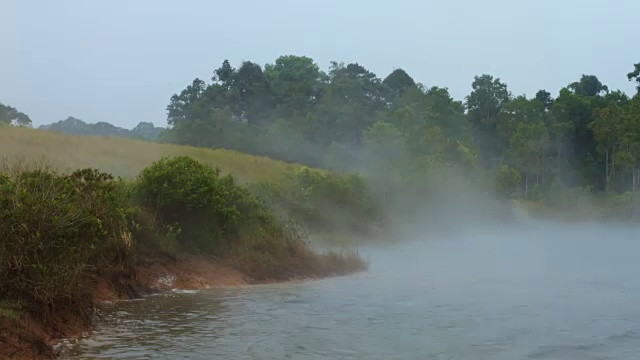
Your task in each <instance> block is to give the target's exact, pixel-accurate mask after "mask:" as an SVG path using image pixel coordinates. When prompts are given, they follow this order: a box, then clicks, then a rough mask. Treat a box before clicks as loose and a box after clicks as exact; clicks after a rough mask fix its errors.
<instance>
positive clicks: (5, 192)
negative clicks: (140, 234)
mask: <svg viewBox="0 0 640 360" xmlns="http://www.w3.org/2000/svg"><path fill="white" fill-rule="evenodd" d="M0 204H1V206H0V300H2V299H5V300H16V301H23V300H24V303H25V304H29V306H31V308H30V309H29V310H31V311H34V312H37V313H40V312H43V311H44V312H45V315H46V314H47V313H49V312H51V313H54V312H55V311H56V310H57V309H61V308H64V309H66V310H69V311H72V312H81V313H82V312H83V311H90V310H91V309H92V306H91V287H92V285H93V279H95V277H96V276H97V275H98V274H100V273H101V274H119V273H123V272H127V271H129V270H130V266H131V264H132V255H133V253H132V250H133V249H132V247H133V246H132V245H133V244H132V239H131V236H130V233H129V232H128V231H127V228H126V223H125V217H124V214H125V211H126V207H127V206H126V199H124V198H123V197H122V193H121V192H120V191H119V185H118V181H116V180H115V179H113V177H111V176H110V175H108V174H104V173H100V172H98V171H97V170H92V169H85V170H78V171H76V172H74V173H72V174H71V175H61V174H58V173H55V172H51V171H47V170H43V169H36V170H21V171H15V172H14V173H12V174H8V175H7V174H5V175H3V176H1V177H0ZM85 315H88V314H85Z"/></svg>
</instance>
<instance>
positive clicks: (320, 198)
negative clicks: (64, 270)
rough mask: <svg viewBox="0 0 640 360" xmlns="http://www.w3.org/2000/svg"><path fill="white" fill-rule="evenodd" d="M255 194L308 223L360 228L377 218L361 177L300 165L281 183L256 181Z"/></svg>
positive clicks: (376, 211)
mask: <svg viewBox="0 0 640 360" xmlns="http://www.w3.org/2000/svg"><path fill="white" fill-rule="evenodd" d="M253 190H254V192H255V193H256V194H258V195H259V196H261V197H262V198H264V199H266V201H267V202H268V203H270V205H271V206H272V208H274V209H275V210H277V211H279V212H280V213H281V214H283V215H284V214H286V215H287V216H289V217H291V218H292V219H294V220H296V221H299V222H301V223H303V224H305V225H307V226H309V227H314V228H326V227H340V226H346V227H349V228H351V229H361V226H363V225H364V226H366V225H370V224H373V223H376V222H378V221H379V220H380V214H379V212H378V208H377V204H376V203H375V202H374V200H373V196H372V194H371V192H370V190H369V188H368V187H367V185H366V182H365V181H364V179H363V178H362V177H361V176H359V175H356V174H349V175H341V174H337V173H333V172H324V171H319V170H313V169H310V168H308V167H306V166H302V167H300V168H298V169H296V171H295V172H294V174H293V175H292V176H290V177H289V178H288V179H287V181H286V182H285V183H284V184H283V185H274V184H265V183H261V184H257V185H254V186H253Z"/></svg>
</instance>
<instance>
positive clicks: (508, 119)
mask: <svg viewBox="0 0 640 360" xmlns="http://www.w3.org/2000/svg"><path fill="white" fill-rule="evenodd" d="M639 71H640V64H635V69H634V71H633V72H631V73H629V74H628V75H627V76H628V78H629V80H634V81H638V82H639V84H640V77H639ZM639 86H640V85H639ZM167 111H168V118H167V122H168V124H169V126H170V128H171V129H170V130H169V131H168V132H167V133H166V134H165V138H164V140H165V141H170V142H176V143H180V144H189V145H195V146H202V147H212V148H228V149H236V150H240V151H243V152H248V153H252V154H259V155H266V156H269V157H273V158H276V159H281V160H285V161H291V162H299V163H303V164H309V165H312V166H319V167H326V168H334V169H348V170H357V171H363V172H369V173H370V172H372V171H373V170H372V169H378V172H377V173H378V174H384V175H385V176H386V177H390V176H391V175H390V174H392V173H393V172H394V170H398V169H402V171H403V174H407V173H409V172H410V171H409V170H410V169H417V168H420V167H431V168H433V166H435V165H434V164H437V166H445V167H447V168H455V169H457V170H459V171H462V172H463V173H464V174H466V175H469V176H475V177H476V178H477V179H480V178H482V179H484V180H478V182H484V183H485V185H491V186H495V187H496V190H497V191H498V192H499V193H501V194H502V195H505V196H516V197H523V198H529V199H530V198H536V197H540V196H543V194H545V193H547V192H549V191H550V190H552V189H553V188H558V187H562V188H581V189H587V190H586V191H612V192H613V191H616V192H625V191H629V192H635V191H637V190H638V188H639V186H640V97H639V96H638V95H636V96H633V97H629V96H628V95H627V94H625V93H623V92H621V91H619V90H611V89H609V88H608V87H607V86H606V85H605V84H602V83H601V81H600V80H599V79H598V78H597V77H596V76H595V75H582V77H581V78H580V79H578V80H577V81H575V82H573V83H571V84H568V85H567V86H566V87H564V88H562V89H561V90H560V91H559V93H558V94H557V95H555V96H554V95H553V94H551V93H550V92H549V91H546V90H544V89H542V90H539V91H538V92H537V93H536V94H535V96H533V97H526V96H525V95H514V94H512V93H511V92H510V91H509V89H508V86H507V84H505V83H504V82H502V81H501V80H500V79H499V78H496V77H494V76H492V75H488V74H483V75H479V76H476V77H475V78H474V79H473V82H472V84H471V92H470V93H469V95H467V96H466V97H465V99H464V100H456V99H454V98H452V96H451V95H450V94H449V91H448V90H447V88H442V87H437V86H432V87H425V86H423V85H422V84H419V83H416V82H415V80H414V79H413V78H412V77H411V76H410V75H409V74H407V73H406V72H405V71H404V70H402V69H395V70H394V71H392V72H391V73H390V74H389V75H387V76H386V77H385V78H379V77H378V76H377V75H375V74H374V73H372V72H371V71H369V70H368V69H366V68H365V67H363V66H362V65H360V64H358V63H351V64H344V63H338V62H332V63H331V66H330V68H329V71H328V72H327V73H325V72H323V71H322V70H320V68H319V66H318V64H316V63H315V62H314V61H313V60H312V59H311V58H308V57H304V56H292V55H287V56H281V57H279V58H277V59H276V60H275V62H274V63H269V64H266V65H265V66H264V67H263V66H260V65H258V64H256V63H253V62H251V61H244V62H242V63H241V64H239V66H238V67H237V68H234V67H233V66H232V65H231V64H230V63H229V61H227V60H225V61H224V62H223V63H222V65H221V66H220V67H219V68H217V69H215V70H214V71H213V74H212V78H211V81H209V82H206V81H204V80H201V79H195V80H194V81H193V82H192V83H191V84H190V85H189V86H187V87H186V88H185V89H184V90H182V91H181V92H180V93H179V94H174V95H173V96H172V97H171V99H170V103H169V105H168V107H167ZM425 164H426V165H425ZM381 169H384V170H381ZM486 179H489V180H486ZM378 180H380V179H378ZM387 180H389V179H387ZM387 180H384V181H387ZM380 181H383V180H380Z"/></svg>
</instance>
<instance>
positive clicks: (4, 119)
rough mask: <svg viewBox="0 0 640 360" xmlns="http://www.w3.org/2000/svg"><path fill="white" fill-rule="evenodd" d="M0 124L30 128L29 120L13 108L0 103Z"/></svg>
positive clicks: (25, 115)
mask: <svg viewBox="0 0 640 360" xmlns="http://www.w3.org/2000/svg"><path fill="white" fill-rule="evenodd" d="M0 124H10V125H15V126H25V127H30V126H31V118H29V116H28V115H27V114H25V113H22V112H20V111H18V110H16V108H14V107H11V106H8V105H4V104H2V103H0Z"/></svg>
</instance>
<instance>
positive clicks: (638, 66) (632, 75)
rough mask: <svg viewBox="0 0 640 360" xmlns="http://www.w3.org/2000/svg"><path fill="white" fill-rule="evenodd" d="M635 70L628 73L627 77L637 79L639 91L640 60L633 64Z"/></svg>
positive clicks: (639, 90) (630, 79) (639, 89)
mask: <svg viewBox="0 0 640 360" xmlns="http://www.w3.org/2000/svg"><path fill="white" fill-rule="evenodd" d="M633 67H634V69H633V71H632V72H630V73H628V74H627V79H629V81H632V80H633V81H635V82H636V83H638V86H637V89H638V92H640V62H639V63H637V64H633Z"/></svg>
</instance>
